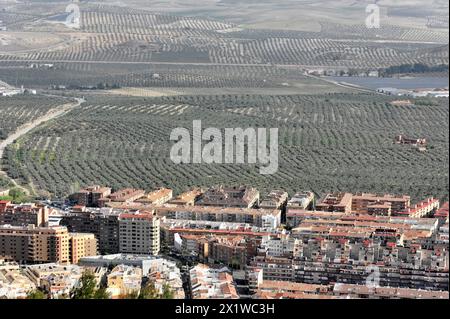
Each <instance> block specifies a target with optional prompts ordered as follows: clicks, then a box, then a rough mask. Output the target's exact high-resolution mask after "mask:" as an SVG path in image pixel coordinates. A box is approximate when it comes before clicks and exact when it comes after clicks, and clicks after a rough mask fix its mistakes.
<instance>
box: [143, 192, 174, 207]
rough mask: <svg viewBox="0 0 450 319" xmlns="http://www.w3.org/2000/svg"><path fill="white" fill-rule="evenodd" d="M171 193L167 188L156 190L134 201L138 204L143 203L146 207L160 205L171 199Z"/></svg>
mask: <svg viewBox="0 0 450 319" xmlns="http://www.w3.org/2000/svg"><path fill="white" fill-rule="evenodd" d="M172 196H173V191H172V190H171V189H168V188H158V189H157V190H154V191H153V192H150V193H148V194H146V195H145V196H144V197H141V198H139V199H138V200H136V202H138V203H144V204H148V205H155V206H156V205H162V204H165V203H167V202H168V201H169V200H171V199H172Z"/></svg>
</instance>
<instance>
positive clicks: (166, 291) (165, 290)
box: [161, 284, 174, 299]
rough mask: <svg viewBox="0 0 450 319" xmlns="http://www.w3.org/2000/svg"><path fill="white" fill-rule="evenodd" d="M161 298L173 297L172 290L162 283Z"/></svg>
mask: <svg viewBox="0 0 450 319" xmlns="http://www.w3.org/2000/svg"><path fill="white" fill-rule="evenodd" d="M161 299H174V292H173V290H172V289H171V288H170V286H169V285H168V284H164V286H163V292H162V295H161Z"/></svg>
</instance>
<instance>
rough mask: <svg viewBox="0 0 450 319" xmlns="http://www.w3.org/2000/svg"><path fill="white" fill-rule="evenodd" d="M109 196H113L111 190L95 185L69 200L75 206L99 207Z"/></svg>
mask: <svg viewBox="0 0 450 319" xmlns="http://www.w3.org/2000/svg"><path fill="white" fill-rule="evenodd" d="M109 195H111V188H109V187H103V186H99V185H94V186H89V187H86V188H85V189H82V190H80V191H78V192H76V193H74V194H72V195H71V196H70V197H69V199H70V200H71V201H72V202H73V203H74V204H75V205H80V206H86V207H99V204H100V201H101V200H103V199H105V198H107V197H108V196H109Z"/></svg>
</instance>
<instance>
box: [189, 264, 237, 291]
mask: <svg viewBox="0 0 450 319" xmlns="http://www.w3.org/2000/svg"><path fill="white" fill-rule="evenodd" d="M189 294H190V297H191V298H192V299H238V298H239V295H238V293H237V290H236V285H235V283H234V280H233V276H232V275H231V274H230V271H229V270H228V268H220V269H216V268H211V267H209V266H207V265H204V264H198V265H197V266H195V267H194V268H192V269H191V270H190V271H189Z"/></svg>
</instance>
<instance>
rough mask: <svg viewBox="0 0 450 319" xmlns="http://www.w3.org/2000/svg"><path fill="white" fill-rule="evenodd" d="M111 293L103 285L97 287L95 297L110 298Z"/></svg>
mask: <svg viewBox="0 0 450 319" xmlns="http://www.w3.org/2000/svg"><path fill="white" fill-rule="evenodd" d="M110 298H111V294H110V293H109V292H107V291H106V288H104V287H102V288H99V289H97V291H96V292H95V293H94V299H110Z"/></svg>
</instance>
